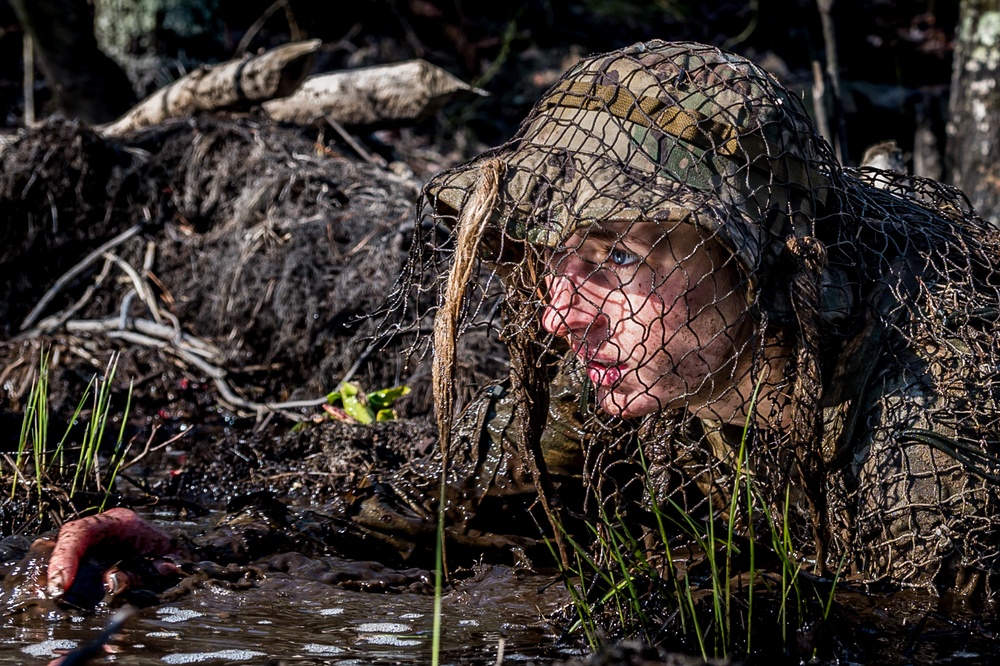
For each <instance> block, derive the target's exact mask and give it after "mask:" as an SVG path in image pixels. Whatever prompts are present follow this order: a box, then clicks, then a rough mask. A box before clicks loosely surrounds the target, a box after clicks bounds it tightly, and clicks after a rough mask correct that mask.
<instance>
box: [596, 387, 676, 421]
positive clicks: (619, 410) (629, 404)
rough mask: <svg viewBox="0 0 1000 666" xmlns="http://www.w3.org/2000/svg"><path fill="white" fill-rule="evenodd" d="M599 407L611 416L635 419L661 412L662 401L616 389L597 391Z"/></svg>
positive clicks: (642, 394) (599, 389) (643, 394)
mask: <svg viewBox="0 0 1000 666" xmlns="http://www.w3.org/2000/svg"><path fill="white" fill-rule="evenodd" d="M597 406H598V407H600V409H601V411H602V412H604V413H605V414H608V415H609V416H617V417H619V418H623V419H633V418H638V417H641V416H646V415H647V414H652V413H654V412H658V411H660V409H662V405H661V404H660V401H659V400H657V399H656V398H655V397H654V396H652V395H649V394H648V393H638V394H636V393H631V392H627V391H622V390H621V389H620V388H619V389H614V388H610V389H609V388H603V387H599V388H598V389H597Z"/></svg>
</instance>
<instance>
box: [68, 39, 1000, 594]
mask: <svg viewBox="0 0 1000 666" xmlns="http://www.w3.org/2000/svg"><path fill="white" fill-rule="evenodd" d="M425 194H426V203H427V205H426V206H425V214H426V215H429V216H431V217H432V218H433V219H434V220H435V221H440V222H445V223H447V224H449V225H450V226H451V227H452V228H454V229H455V230H456V231H455V235H454V246H453V248H452V249H453V250H454V254H453V257H454V258H453V260H452V263H453V265H452V267H451V269H450V272H449V277H448V284H447V285H446V287H447V289H446V290H445V294H446V296H445V298H444V300H443V304H442V306H441V309H440V311H439V313H438V324H439V325H438V327H437V328H438V332H439V333H440V335H438V336H437V337H436V340H435V344H436V349H435V353H436V354H438V355H439V359H441V361H440V363H441V366H442V368H443V371H442V375H441V383H440V385H439V387H440V386H444V385H445V384H446V380H447V370H448V366H449V364H450V363H451V360H450V356H449V354H450V352H451V350H452V343H453V341H454V333H453V331H454V330H461V324H462V321H461V319H460V318H459V317H458V313H459V312H461V311H463V309H462V306H463V305H464V311H467V312H472V313H476V312H481V311H483V308H478V307H476V301H475V299H474V297H473V295H474V294H486V296H483V298H488V297H490V295H491V294H495V290H494V289H493V288H492V285H495V283H496V282H497V280H491V278H492V277H494V276H496V277H497V278H498V280H499V282H500V283H501V285H502V293H501V295H500V296H499V298H500V300H501V304H502V306H503V307H501V308H500V311H501V312H502V321H501V322H500V326H501V329H502V333H503V336H504V339H505V340H506V341H507V343H508V345H509V347H510V350H511V377H510V379H509V381H508V382H507V383H506V384H505V385H504V386H500V387H494V388H492V389H488V390H486V391H484V392H482V394H481V398H480V399H479V400H477V401H475V402H474V403H473V404H472V405H471V406H470V407H469V408H468V409H467V410H466V411H465V412H464V415H463V416H462V418H461V419H460V420H459V422H458V424H457V425H456V430H455V434H454V435H451V434H450V433H451V432H452V431H451V430H446V433H449V434H448V437H447V438H446V441H450V442H451V444H450V447H449V448H448V451H449V455H448V460H447V462H448V465H449V474H448V478H449V492H450V493H451V498H452V502H451V509H450V522H449V534H450V535H451V536H452V538H453V539H454V540H456V541H458V542H462V543H465V544H466V545H469V546H472V547H475V546H476V545H477V544H479V543H487V542H490V543H495V541H491V540H490V539H489V535H488V532H489V527H490V522H491V520H487V521H483V520H482V518H483V516H484V515H485V516H486V517H487V518H491V517H494V516H497V515H499V514H497V513H496V507H497V506H508V505H509V503H510V502H512V501H513V498H515V497H516V498H528V499H531V498H536V497H538V498H540V499H541V504H542V505H543V506H544V507H545V508H546V512H547V514H548V516H549V518H550V519H551V520H552V521H553V522H560V523H561V522H562V521H563V520H565V519H567V516H569V515H579V514H581V513H582V514H584V515H586V512H587V511H588V510H589V511H594V510H595V507H596V508H600V507H607V506H609V505H613V506H615V507H616V508H618V509H621V510H619V511H617V513H618V514H620V515H623V516H624V517H625V519H626V520H629V519H630V518H629V517H630V516H632V517H633V518H634V520H635V521H636V523H637V524H638V525H640V526H641V525H643V524H644V523H643V521H644V519H643V517H642V516H643V511H644V510H646V511H647V513H648V509H649V508H650V505H651V504H656V505H658V508H661V509H663V510H667V509H669V510H682V511H684V512H686V513H687V514H688V515H689V516H692V517H694V518H695V519H697V520H705V521H710V520H714V519H718V518H719V517H720V516H724V515H726V512H728V511H729V510H730V509H731V508H732V507H735V508H736V510H737V511H738V512H740V515H739V516H735V517H734V520H735V524H736V525H737V526H738V528H739V529H742V530H744V532H745V533H746V534H749V528H750V527H751V526H760V525H761V524H762V515H764V514H765V513H766V512H768V511H770V512H771V515H781V511H782V506H785V505H786V504H787V506H789V507H790V510H789V515H788V525H787V529H788V530H789V532H790V534H791V538H792V542H793V546H794V549H795V556H796V557H797V558H799V561H801V562H802V563H803V565H804V566H805V565H806V563H809V565H810V566H812V567H815V568H816V569H818V570H824V569H826V568H831V569H832V568H835V567H837V566H838V563H839V562H841V561H844V562H846V567H847V569H846V574H847V576H848V577H850V578H851V579H853V580H856V581H861V582H879V581H886V582H890V583H892V584H895V585H904V586H914V587H921V588H925V589H932V590H933V589H938V588H939V587H940V586H949V587H957V588H958V589H960V590H961V591H963V592H966V593H972V592H973V591H975V590H979V591H981V592H988V591H989V582H990V578H991V574H993V573H994V570H995V568H996V566H997V564H996V559H997V553H998V548H1000V546H998V544H1000V541H998V538H997V537H998V535H997V533H996V524H997V520H998V516H997V490H996V487H997V484H996V480H997V471H998V470H997V468H998V463H1000V460H998V458H997V455H996V451H997V449H998V448H1000V419H998V415H1000V390H998V384H1000V364H998V358H1000V346H998V342H997V339H996V336H995V333H994V331H995V330H996V329H997V321H998V318H1000V308H998V305H997V304H998V303H1000V272H998V270H997V269H998V262H1000V239H998V236H997V234H996V233H995V232H994V231H992V230H990V228H989V227H988V226H987V225H986V224H985V223H983V221H982V220H981V219H980V218H979V217H978V216H977V215H976V214H975V212H974V211H973V210H971V208H970V206H969V204H968V202H967V201H966V199H965V198H964V197H963V196H962V195H961V194H960V193H959V192H957V191H955V190H953V189H950V188H947V187H945V186H943V185H940V184H937V183H934V182H931V181H926V180H921V179H917V178H912V177H909V178H906V177H902V176H898V175H896V174H892V173H888V172H883V171H877V170H851V169H847V168H844V167H842V166H841V165H840V164H838V162H837V161H836V159H835V158H834V157H833V155H832V152H831V150H830V148H829V146H828V145H827V144H826V143H825V142H824V141H823V140H822V139H821V138H820V137H819V136H818V134H817V132H816V130H815V128H814V127H813V125H812V123H811V121H810V120H809V118H808V116H807V115H806V113H805V111H804V109H803V108H802V105H801V103H800V102H799V100H798V99H797V97H796V96H794V95H792V94H790V93H789V92H788V91H787V90H785V89H784V88H783V87H782V86H781V85H780V84H778V83H777V82H776V81H775V80H774V79H773V78H772V77H771V76H770V75H769V74H767V73H766V72H764V71H763V70H762V69H760V68H759V67H757V66H756V65H754V64H753V63H751V62H749V61H747V60H745V59H743V58H740V57H738V56H734V55H732V54H728V53H725V52H723V51H720V50H718V49H716V48H713V47H708V46H703V45H698V44H690V43H666V42H661V41H653V42H649V43H642V44H636V45H634V46H632V47H629V48H627V49H623V50H620V51H615V52H612V53H608V54H602V55H598V56H594V57H590V58H586V59H584V60H582V61H581V62H580V63H579V64H577V65H576V66H575V67H573V68H572V69H570V70H569V71H568V72H567V73H566V74H565V75H564V76H563V77H562V79H561V80H560V82H559V83H557V84H556V85H555V86H554V87H553V88H552V89H550V90H549V91H548V92H547V93H546V94H545V95H544V96H543V98H542V99H541V100H540V101H539V102H538V104H537V105H536V106H535V108H534V110H533V111H532V112H531V114H530V115H529V116H528V118H527V119H526V120H525V121H524V123H523V124H522V126H521V128H520V130H519V131H518V133H517V134H516V135H515V137H514V138H513V139H512V140H511V141H510V142H508V143H507V144H505V145H503V146H500V147H499V148H496V149H493V150H491V151H489V152H488V153H486V154H484V155H482V156H480V157H479V158H476V159H475V160H473V161H471V162H469V163H467V164H465V165H463V166H460V167H458V168H456V169H453V170H451V171H448V172H445V173H443V174H441V175H440V176H438V177H436V178H435V179H434V180H433V181H432V182H431V183H429V184H428V186H427V188H426V190H425ZM434 226H435V225H418V229H421V228H424V227H427V228H433V227H434ZM416 242H417V243H418V251H417V252H416V253H415V255H414V256H415V257H416V262H417V265H416V266H415V267H414V275H422V274H424V273H425V270H424V269H425V268H426V266H425V265H424V264H421V263H420V258H421V257H424V258H425V259H426V261H428V262H432V261H433V257H434V256H436V255H434V254H433V253H428V252H426V251H425V252H424V254H423V255H421V253H420V252H419V248H420V247H424V246H425V245H426V244H427V241H425V240H422V239H421V238H419V237H418V238H417V240H416ZM434 249H435V250H436V248H434ZM477 266H478V267H479V268H481V269H482V271H480V273H481V276H480V277H482V278H483V279H477V278H476V277H475V276H476V275H477V273H476V272H475V270H474V269H475V268H476V267H477ZM470 276H472V277H470ZM477 285H479V286H483V285H485V288H482V289H481V288H479V287H477ZM442 322H443V324H442ZM439 394H440V392H439ZM441 395H443V394H441ZM444 397H445V403H444V404H445V408H444V412H443V413H444V417H443V418H442V421H443V423H444V425H445V426H446V428H447V427H448V426H449V423H448V422H449V419H448V414H449V413H450V410H448V409H447V405H448V404H450V403H448V402H447V396H444ZM469 433H471V434H469ZM639 461H641V464H640V462H639ZM440 463H441V458H440V457H438V458H435V459H434V460H433V461H431V463H430V464H426V465H419V464H415V465H412V466H410V467H408V468H406V469H405V470H402V471H401V472H398V473H396V474H394V475H392V476H389V477H387V478H380V479H379V480H378V483H372V484H368V485H367V486H366V488H365V489H363V490H361V491H358V492H355V494H354V495H353V496H354V497H355V501H354V503H353V504H352V505H351V506H350V507H348V508H347V514H348V518H349V519H350V520H351V521H352V522H353V523H354V525H355V526H356V527H357V529H359V530H362V531H363V532H365V533H367V534H380V535H382V536H384V537H385V538H386V539H390V540H394V541H395V542H397V543H410V542H412V541H413V540H415V539H418V537H421V536H427V537H429V535H430V534H431V533H432V531H433V529H432V528H433V523H434V515H433V514H434V512H433V506H434V505H435V503H436V491H435V490H434V489H435V488H436V479H437V475H438V474H439V472H440ZM581 470H582V471H581ZM414 479H423V481H415V480H414ZM751 485H752V487H753V488H754V492H753V498H752V501H751V502H749V503H747V502H740V503H738V504H737V503H732V502H731V498H732V495H733V493H734V492H736V490H737V489H738V488H744V487H749V486H751ZM415 489H420V490H421V491H422V492H423V493H424V495H423V497H416V496H415V492H414V490H415ZM580 489H582V490H583V492H577V491H578V490H580ZM497 502H499V503H500V504H497ZM529 503H530V502H529ZM574 503H575V504H574ZM564 509H569V510H568V511H564ZM116 511H118V512H117V513H115V514H112V515H111V516H97V517H93V518H87V519H83V520H81V521H78V522H77V523H73V524H70V525H68V526H67V527H64V529H63V533H62V534H61V536H60V538H59V542H58V544H57V546H56V552H55V554H54V555H53V557H52V559H51V563H50V567H49V574H50V575H49V581H50V588H49V589H50V591H51V592H52V594H54V595H58V594H60V593H61V592H62V591H63V590H64V589H65V587H66V586H67V585H68V584H69V583H70V582H71V580H72V578H73V573H72V572H73V571H74V570H75V566H76V565H75V562H76V560H77V559H79V557H80V555H81V554H82V549H83V548H85V545H86V543H87V542H89V541H91V540H92V538H93V537H94V535H95V534H112V533H115V532H116V530H117V528H114V527H113V525H114V523H115V521H119V520H120V521H123V524H125V525H127V526H128V527H127V530H129V532H128V534H130V535H132V534H135V535H143V536H141V538H143V539H146V538H147V537H148V531H147V528H146V527H145V523H141V522H137V519H136V518H135V517H134V515H133V514H131V513H127V512H125V513H122V512H121V510H116ZM477 519H478V522H477ZM647 522H648V521H647ZM109 526H110V527H109ZM494 531H496V530H494ZM555 533H556V534H557V535H558V534H559V533H560V529H558V528H557V529H556V532H555ZM757 533H758V534H759V531H758V532H757ZM130 538H131V537H130ZM166 543H167V541H166V540H165V539H163V538H160V539H158V540H155V544H154V545H153V547H152V548H150V549H149V551H150V552H151V553H152V554H155V553H157V552H163V550H165V549H167V548H168V546H167V545H166ZM504 543H508V544H520V545H525V544H528V543H529V542H528V541H525V540H524V539H523V538H521V537H518V538H514V537H511V538H510V539H509V540H507V541H505V542H504Z"/></svg>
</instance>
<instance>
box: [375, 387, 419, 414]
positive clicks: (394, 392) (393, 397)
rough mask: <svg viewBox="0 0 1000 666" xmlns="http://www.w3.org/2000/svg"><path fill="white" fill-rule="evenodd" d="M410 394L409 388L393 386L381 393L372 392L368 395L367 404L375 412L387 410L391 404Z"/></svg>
mask: <svg viewBox="0 0 1000 666" xmlns="http://www.w3.org/2000/svg"><path fill="white" fill-rule="evenodd" d="M409 392H410V387H409V386H394V387H392V388H385V389H382V390H381V391H372V392H371V393H369V394H368V404H369V405H370V406H371V408H372V409H374V410H375V411H376V412H379V411H382V410H383V409H388V408H389V407H391V406H392V403H394V402H396V401H397V400H399V399H400V398H402V397H403V396H404V395H406V394H408V393H409Z"/></svg>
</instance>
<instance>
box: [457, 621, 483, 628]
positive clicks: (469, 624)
mask: <svg viewBox="0 0 1000 666" xmlns="http://www.w3.org/2000/svg"><path fill="white" fill-rule="evenodd" d="M458 626H460V627H478V626H479V620H459V621H458Z"/></svg>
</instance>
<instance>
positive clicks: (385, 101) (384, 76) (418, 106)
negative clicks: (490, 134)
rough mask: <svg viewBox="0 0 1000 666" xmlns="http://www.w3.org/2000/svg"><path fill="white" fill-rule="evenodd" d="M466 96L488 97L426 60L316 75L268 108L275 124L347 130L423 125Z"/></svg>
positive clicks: (268, 102) (267, 104) (274, 100)
mask: <svg viewBox="0 0 1000 666" xmlns="http://www.w3.org/2000/svg"><path fill="white" fill-rule="evenodd" d="M466 92H468V93H473V94H477V95H486V94H487V93H486V92H484V91H482V90H480V89H478V88H473V87H472V86H470V85H469V84H467V83H465V82H464V81H462V80H461V79H458V78H456V77H454V76H452V75H451V74H449V73H448V72H446V71H445V70H443V69H441V68H440V67H437V66H435V65H432V64H431V63H429V62H427V61H426V60H407V61H405V62H400V63H393V64H390V65H378V66H375V67H364V68H359V69H351V70H346V71H342V72H333V73H330V74H320V75H317V76H312V77H309V78H308V79H306V80H305V82H304V83H303V84H302V86H301V87H300V88H299V89H298V90H297V91H295V92H294V93H293V94H291V95H289V96H288V97H284V98H281V99H272V100H270V101H267V102H264V104H263V107H264V111H265V112H266V113H267V115H268V116H270V117H271V119H272V120H276V121H279V122H286V123H297V124H302V125H306V124H310V123H313V122H316V121H319V120H323V119H325V118H327V117H329V118H332V119H333V120H334V121H336V122H338V123H340V124H341V125H345V126H359V125H365V126H379V125H382V126H385V125H396V126H398V125H404V124H412V123H415V122H419V121H421V120H423V119H424V118H427V117H428V116H430V115H431V114H433V113H434V112H435V111H437V110H438V109H440V108H441V107H442V106H443V105H444V104H445V103H446V102H448V101H450V100H451V99H453V98H454V97H455V95H458V94H462V93H466Z"/></svg>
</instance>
